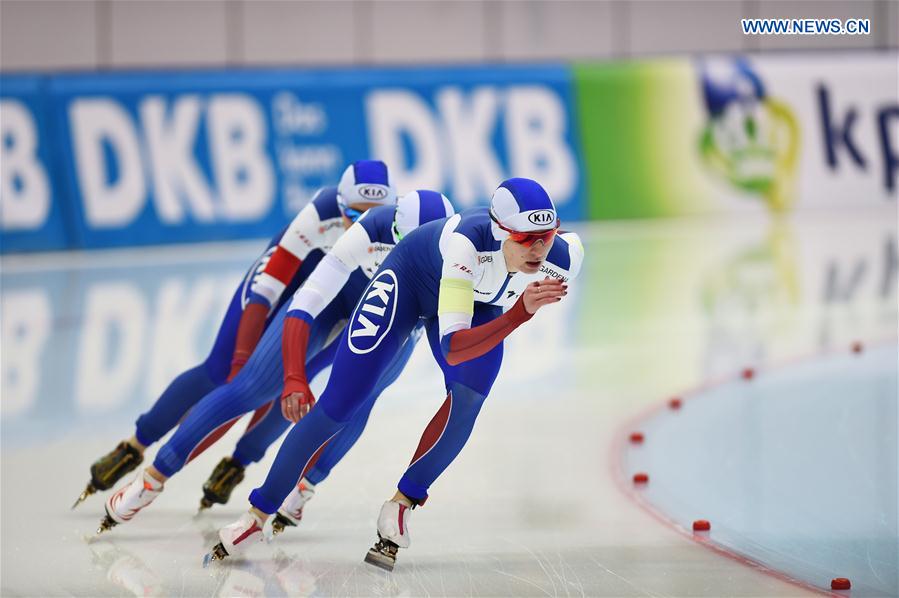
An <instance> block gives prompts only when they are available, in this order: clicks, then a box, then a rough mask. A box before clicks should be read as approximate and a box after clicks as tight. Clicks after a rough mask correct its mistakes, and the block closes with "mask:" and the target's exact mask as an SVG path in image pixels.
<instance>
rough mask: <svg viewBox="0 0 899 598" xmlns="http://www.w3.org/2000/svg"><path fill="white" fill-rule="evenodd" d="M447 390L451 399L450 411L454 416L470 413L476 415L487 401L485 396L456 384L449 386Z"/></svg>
mask: <svg viewBox="0 0 899 598" xmlns="http://www.w3.org/2000/svg"><path fill="white" fill-rule="evenodd" d="M449 389H450V392H451V393H452V397H453V405H452V411H453V413H454V414H461V413H463V412H470V411H474V412H475V413H477V412H478V411H480V410H481V406H482V405H483V404H484V401H485V400H486V399H487V395H486V394H482V393H480V392H478V391H477V390H474V389H473V388H470V387H468V386H466V385H464V384H460V383H458V382H456V383H453V384H450V387H449Z"/></svg>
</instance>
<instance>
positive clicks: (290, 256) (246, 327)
mask: <svg viewBox="0 0 899 598" xmlns="http://www.w3.org/2000/svg"><path fill="white" fill-rule="evenodd" d="M320 225H321V221H320V219H319V216H318V212H317V211H316V208H315V206H314V205H313V204H312V203H310V204H309V205H307V206H306V207H305V208H303V209H302V210H301V211H300V213H299V214H297V216H296V218H294V219H293V222H291V223H290V226H289V227H287V230H286V231H285V232H284V234H283V235H282V236H281V239H280V240H279V241H278V245H277V246H276V247H275V251H274V252H273V253H272V255H271V257H270V258H269V260H268V262H267V263H266V264H265V267H264V268H263V270H262V272H260V273H259V274H258V275H257V276H255V278H254V279H253V284H252V286H251V287H250V298H249V301H248V303H247V306H246V308H244V310H243V313H242V314H241V316H240V323H239V324H238V326H237V340H236V342H235V344H234V354H233V356H232V359H231V373H230V374H229V376H228V379H229V380H230V379H232V378H233V377H234V376H236V375H237V373H238V372H239V371H240V369H241V368H242V367H243V365H244V364H245V363H246V362H247V359H249V358H250V355H251V354H252V353H253V349H255V348H256V345H257V343H259V339H260V338H262V331H263V330H264V329H265V321H266V319H267V318H268V315H269V313H270V312H271V309H272V306H274V305H275V304H276V303H277V302H278V300H279V299H280V298H281V294H282V293H284V289H285V288H287V285H288V284H290V281H291V280H292V279H293V277H294V275H295V274H296V273H297V270H299V269H300V266H301V265H302V264H303V260H304V259H305V258H306V257H307V256H308V255H309V252H310V251H311V250H312V249H314V244H313V241H312V239H313V238H315V237H314V235H315V234H317V233H316V231H317V227H318V226H320Z"/></svg>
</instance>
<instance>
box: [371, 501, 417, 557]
mask: <svg viewBox="0 0 899 598" xmlns="http://www.w3.org/2000/svg"><path fill="white" fill-rule="evenodd" d="M410 515H412V508H411V507H407V506H406V505H404V504H402V503H398V502H394V501H392V500H388V501H387V502H385V503H384V506H382V507H381V514H380V515H378V541H377V542H376V543H375V545H374V546H373V547H372V548H369V549H368V554H366V555H365V562H366V563H369V564H371V565H374V566H375V567H380V568H381V569H385V570H387V571H393V566H394V565H395V564H396V552H397V550H398V549H400V548H409V544H410V539H409V517H410Z"/></svg>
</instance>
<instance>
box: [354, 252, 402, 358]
mask: <svg viewBox="0 0 899 598" xmlns="http://www.w3.org/2000/svg"><path fill="white" fill-rule="evenodd" d="M396 292H397V280H396V274H394V273H393V270H384V271H383V272H381V273H380V274H378V275H377V276H375V277H374V278H373V279H372V281H371V283H370V284H369V285H368V288H367V289H366V290H365V295H364V296H363V298H362V300H361V301H360V302H359V305H358V307H356V313H354V314H353V321H352V322H351V323H350V332H349V335H347V344H348V345H349V347H350V350H351V351H352V352H353V353H356V354H358V355H364V354H365V353H370V352H372V351H374V350H375V349H376V348H377V346H378V345H380V344H381V341H383V340H384V337H385V336H387V333H388V332H390V328H391V326H393V319H394V317H395V316H396Z"/></svg>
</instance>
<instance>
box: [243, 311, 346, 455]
mask: <svg viewBox="0 0 899 598" xmlns="http://www.w3.org/2000/svg"><path fill="white" fill-rule="evenodd" d="M321 316H326V314H325V312H322V314H320V317H319V318H317V319H316V321H315V326H314V327H313V328H314V330H313V335H312V337H311V338H310V342H309V345H310V350H309V354H310V355H313V351H314V346H313V345H314V344H315V342H316V338H315V336H316V332H317V330H324V329H327V328H328V326H330V325H331V324H330V320H329V319H325V320H322V319H321ZM339 338H340V336H339V335H338V336H336V337H335V338H333V339H332V340H331V342H330V343H328V344H327V345H326V346H325V347H324V348H323V349H321V350H320V351H318V352H317V353H314V355H313V357H312V359H310V360H309V363H308V364H307V365H306V373H307V375H308V376H309V379H310V380H315V378H316V376H318V375H319V374H320V373H321V372H322V371H323V370H325V369H327V368H328V367H330V366H331V364H332V363H333V362H334V354H335V353H336V352H337V343H338V339H339ZM288 427H290V421H288V420H287V419H285V418H284V415H283V414H282V413H281V405H280V404H279V403H278V401H273V402H272V403H269V404H268V405H265V406H264V407H261V408H259V409H257V410H256V413H254V414H253V417H252V419H251V420H250V423H249V424H248V425H247V429H246V431H245V432H244V433H243V436H241V438H240V440H239V441H238V442H237V446H236V447H235V449H234V454H233V455H232V456H231V458H232V459H234V460H235V461H236V462H237V463H240V464H241V465H242V466H244V467H246V466H247V465H249V464H250V463H257V462H259V461H261V460H262V458H263V457H264V456H265V451H266V450H267V449H268V447H269V446H271V445H272V443H274V442H275V441H276V440H277V439H278V438H280V436H281V434H283V433H284V431H285V430H287V428H288Z"/></svg>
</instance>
